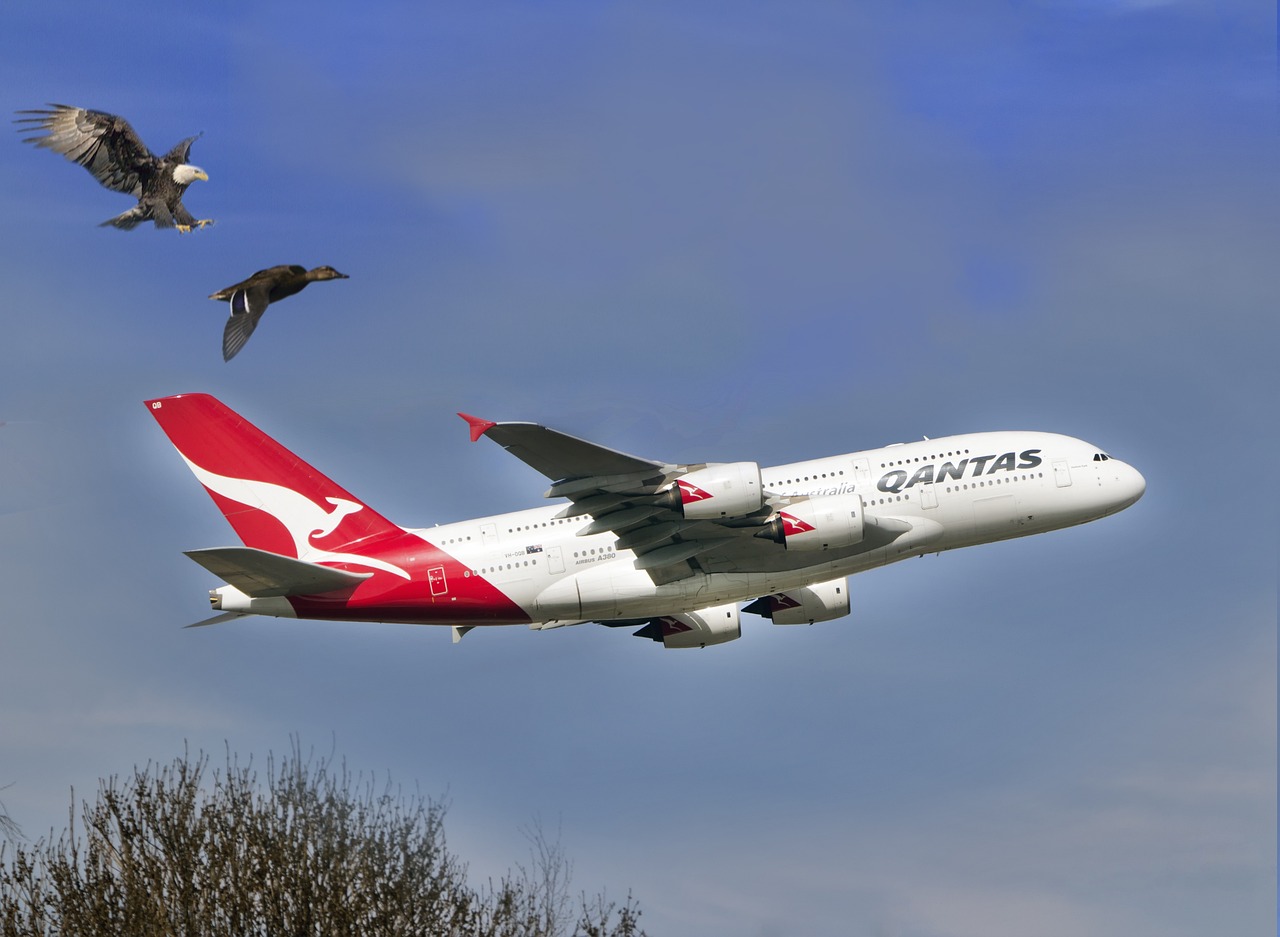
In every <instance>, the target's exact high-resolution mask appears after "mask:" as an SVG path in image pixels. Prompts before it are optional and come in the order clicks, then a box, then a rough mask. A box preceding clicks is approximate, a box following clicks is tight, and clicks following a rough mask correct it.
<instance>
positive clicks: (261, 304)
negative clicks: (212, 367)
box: [222, 288, 269, 361]
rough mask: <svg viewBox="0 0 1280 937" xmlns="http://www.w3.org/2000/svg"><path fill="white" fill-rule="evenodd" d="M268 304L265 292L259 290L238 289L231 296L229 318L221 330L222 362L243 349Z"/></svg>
mask: <svg viewBox="0 0 1280 937" xmlns="http://www.w3.org/2000/svg"><path fill="white" fill-rule="evenodd" d="M268 304H269V301H268V299H267V291H266V290H264V289H261V288H249V289H238V290H236V291H234V292H233V293H232V294H231V316H230V318H228V319H227V324H226V326H225V327H224V328H223V329H222V360H223V361H230V360H231V359H232V358H234V357H235V356H236V354H237V353H238V352H239V351H240V349H241V348H243V347H244V343H245V342H247V341H248V340H249V336H250V335H252V334H253V330H254V329H256V328H257V327H258V320H259V319H261V318H262V314H263V313H264V312H266V311H267V306H268Z"/></svg>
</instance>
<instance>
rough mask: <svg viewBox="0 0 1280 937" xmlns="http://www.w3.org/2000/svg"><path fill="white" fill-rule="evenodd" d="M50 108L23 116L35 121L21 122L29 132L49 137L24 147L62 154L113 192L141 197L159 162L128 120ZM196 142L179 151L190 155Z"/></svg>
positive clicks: (188, 142)
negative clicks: (36, 131) (37, 147)
mask: <svg viewBox="0 0 1280 937" xmlns="http://www.w3.org/2000/svg"><path fill="white" fill-rule="evenodd" d="M50 107H51V108H52V109H51V110H27V111H19V113H20V114H31V115H33V116H31V117H23V118H20V119H19V120H18V121H17V123H21V124H26V125H27V126H26V128H25V129H27V130H43V131H46V133H45V135H44V136H34V137H26V138H24V142H26V143H34V144H35V145H36V146H41V147H44V148H46V149H50V150H53V151H54V152H55V153H61V154H62V155H63V156H65V157H66V158H67V159H69V160H71V161H72V162H76V163H79V164H80V165H81V166H83V167H84V168H85V169H87V170H89V172H91V173H93V176H94V178H95V179H97V180H98V181H99V182H100V183H102V184H103V185H104V186H106V187H107V188H108V189H111V190H112V191H114V192H123V193H125V194H127V195H132V196H133V197H134V198H141V197H142V189H143V182H144V180H145V179H146V178H147V177H148V176H150V175H151V174H152V173H153V172H154V169H155V166H156V162H157V160H156V158H155V157H154V156H153V155H152V154H151V151H150V150H148V149H147V147H146V145H145V144H144V143H143V142H142V140H141V139H140V138H139V137H138V135H137V134H136V133H134V130H133V128H132V127H130V126H129V122H128V121H127V120H125V119H124V118H123V117H117V116H116V115H114V114H108V113H106V112H104V111H90V110H85V109H84V108H81V107H70V106H68V105H66V104H53V105H50ZM194 139H195V138H194V137H192V138H191V139H189V140H184V141H183V142H182V143H180V144H178V146H176V147H174V151H175V152H177V151H178V150H179V149H183V148H185V149H187V150H189V149H190V147H191V142H192V140H194Z"/></svg>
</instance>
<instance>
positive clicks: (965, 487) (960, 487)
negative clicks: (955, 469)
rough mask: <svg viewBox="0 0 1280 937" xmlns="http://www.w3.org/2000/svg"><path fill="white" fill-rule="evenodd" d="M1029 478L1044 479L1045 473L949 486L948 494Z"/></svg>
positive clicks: (988, 479)
mask: <svg viewBox="0 0 1280 937" xmlns="http://www.w3.org/2000/svg"><path fill="white" fill-rule="evenodd" d="M1028 478H1044V472H1031V473H1029V474H1027V475H1008V476H1005V477H1004V478H987V479H983V480H982V481H977V482H972V483H971V484H964V485H956V486H955V487H954V488H953V487H952V486H950V485H948V486H947V494H950V493H951V492H952V491H968V490H969V489H970V488H986V487H987V486H989V485H1003V484H1004V483H1005V482H1020V481H1026V480H1027V479H1028Z"/></svg>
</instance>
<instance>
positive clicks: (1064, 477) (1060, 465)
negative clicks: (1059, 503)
mask: <svg viewBox="0 0 1280 937" xmlns="http://www.w3.org/2000/svg"><path fill="white" fill-rule="evenodd" d="M1053 481H1054V483H1055V484H1056V485H1057V486H1058V487H1059V488H1069V487H1070V486H1071V468H1070V467H1069V466H1068V465H1067V460H1066V459H1055V460H1054V462H1053Z"/></svg>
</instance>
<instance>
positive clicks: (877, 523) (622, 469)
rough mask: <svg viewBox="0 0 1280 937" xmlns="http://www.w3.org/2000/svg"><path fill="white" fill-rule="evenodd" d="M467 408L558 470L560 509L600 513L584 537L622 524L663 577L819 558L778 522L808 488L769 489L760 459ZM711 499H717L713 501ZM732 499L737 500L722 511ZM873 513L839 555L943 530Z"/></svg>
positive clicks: (487, 429) (478, 423)
mask: <svg viewBox="0 0 1280 937" xmlns="http://www.w3.org/2000/svg"><path fill="white" fill-rule="evenodd" d="M458 415H459V416H460V417H462V418H463V419H464V420H466V421H467V423H468V425H469V426H470V427H471V439H472V441H473V442H474V441H475V440H478V439H479V438H480V437H481V436H488V437H489V438H490V439H492V440H493V441H494V442H496V443H498V444H499V445H500V446H502V447H503V448H504V449H506V450H507V451H508V452H510V453H511V454H512V455H514V456H515V457H516V458H518V459H520V460H521V461H523V462H525V463H526V464H527V465H530V466H532V467H533V468H534V469H537V470H538V471H539V472H541V473H542V474H543V475H545V476H546V477H547V478H549V479H551V481H552V485H551V487H550V488H549V489H548V490H547V492H546V497H548V498H567V499H569V501H570V502H571V503H570V504H569V505H568V506H567V507H566V508H565V509H564V510H562V511H561V512H560V513H559V515H558V516H559V517H565V518H567V517H583V518H584V520H585V519H586V518H587V517H589V518H590V521H589V522H587V523H585V524H584V526H583V527H582V528H581V529H580V530H578V531H577V533H578V536H580V537H585V536H590V535H593V534H601V533H605V532H606V531H608V532H611V533H613V534H614V536H615V541H614V545H615V547H616V548H617V549H619V550H630V551H631V552H633V553H634V554H635V556H636V559H635V567H636V568H637V569H641V570H644V571H645V572H647V573H648V574H649V576H650V578H651V579H652V580H653V581H654V582H655V583H657V584H659V585H660V584H662V583H667V582H675V581H677V580H680V579H684V578H686V577H688V576H691V575H693V573H694V572H695V571H696V570H701V571H702V572H708V573H712V572H722V573H740V572H750V571H765V570H774V571H776V570H784V569H794V568H799V567H802V566H805V565H808V564H811V563H812V562H813V560H814V554H812V553H809V554H805V553H803V552H801V553H795V552H792V551H790V550H788V549H786V548H784V547H782V546H781V543H780V540H779V539H778V536H777V535H776V533H775V531H774V530H773V529H771V527H772V525H778V524H779V523H780V522H779V520H778V517H779V512H780V511H784V510H794V506H795V505H796V504H797V503H798V502H804V501H806V500H808V499H807V497H806V496H783V495H779V494H777V493H772V492H768V491H765V490H763V482H762V481H761V480H760V479H761V475H760V470H759V466H757V465H756V464H755V463H697V464H689V465H684V464H671V463H667V462H657V461H654V460H652V459H642V458H639V457H637V456H633V455H628V454H626V453H625V452H618V451H616V450H614V449H609V448H607V447H605V446H600V445H596V444H595V443H591V442H587V441H586V440H584V439H578V438H577V437H575V436H570V435H568V434H567V433H561V432H559V431H558V430H553V429H548V428H547V427H545V426H539V425H538V424H536V423H494V422H492V421H490V420H482V419H480V418H479V417H474V416H469V415H467V414H465V413H459V414H458ZM704 489H710V490H704ZM747 492H750V495H749V496H747V495H746V494H745V493H747ZM709 504H715V505H716V507H713V508H711V509H710V510H708V509H707V505H709ZM725 504H728V505H729V507H728V509H727V510H720V506H721V505H725ZM858 514H859V515H861V509H860V508H859V509H858ZM864 519H865V531H864V533H863V534H861V535H859V536H858V537H857V538H856V540H854V539H851V540H850V541H849V542H848V543H847V544H846V545H844V546H836V547H834V548H833V550H832V553H831V554H829V555H830V556H835V555H840V554H844V555H849V554H854V553H860V552H865V551H867V550H872V549H877V548H880V547H884V546H886V545H888V544H889V543H894V542H898V543H900V544H908V543H915V542H916V541H922V542H923V541H926V540H928V539H930V538H932V537H934V536H936V533H938V532H940V530H941V528H938V531H934V529H933V528H936V527H937V526H938V525H937V524H936V523H935V522H933V521H926V520H923V519H919V518H917V519H914V520H908V519H904V518H895V517H887V516H872V517H865V518H864ZM904 548H905V547H904ZM801 549H803V548H801Z"/></svg>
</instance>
